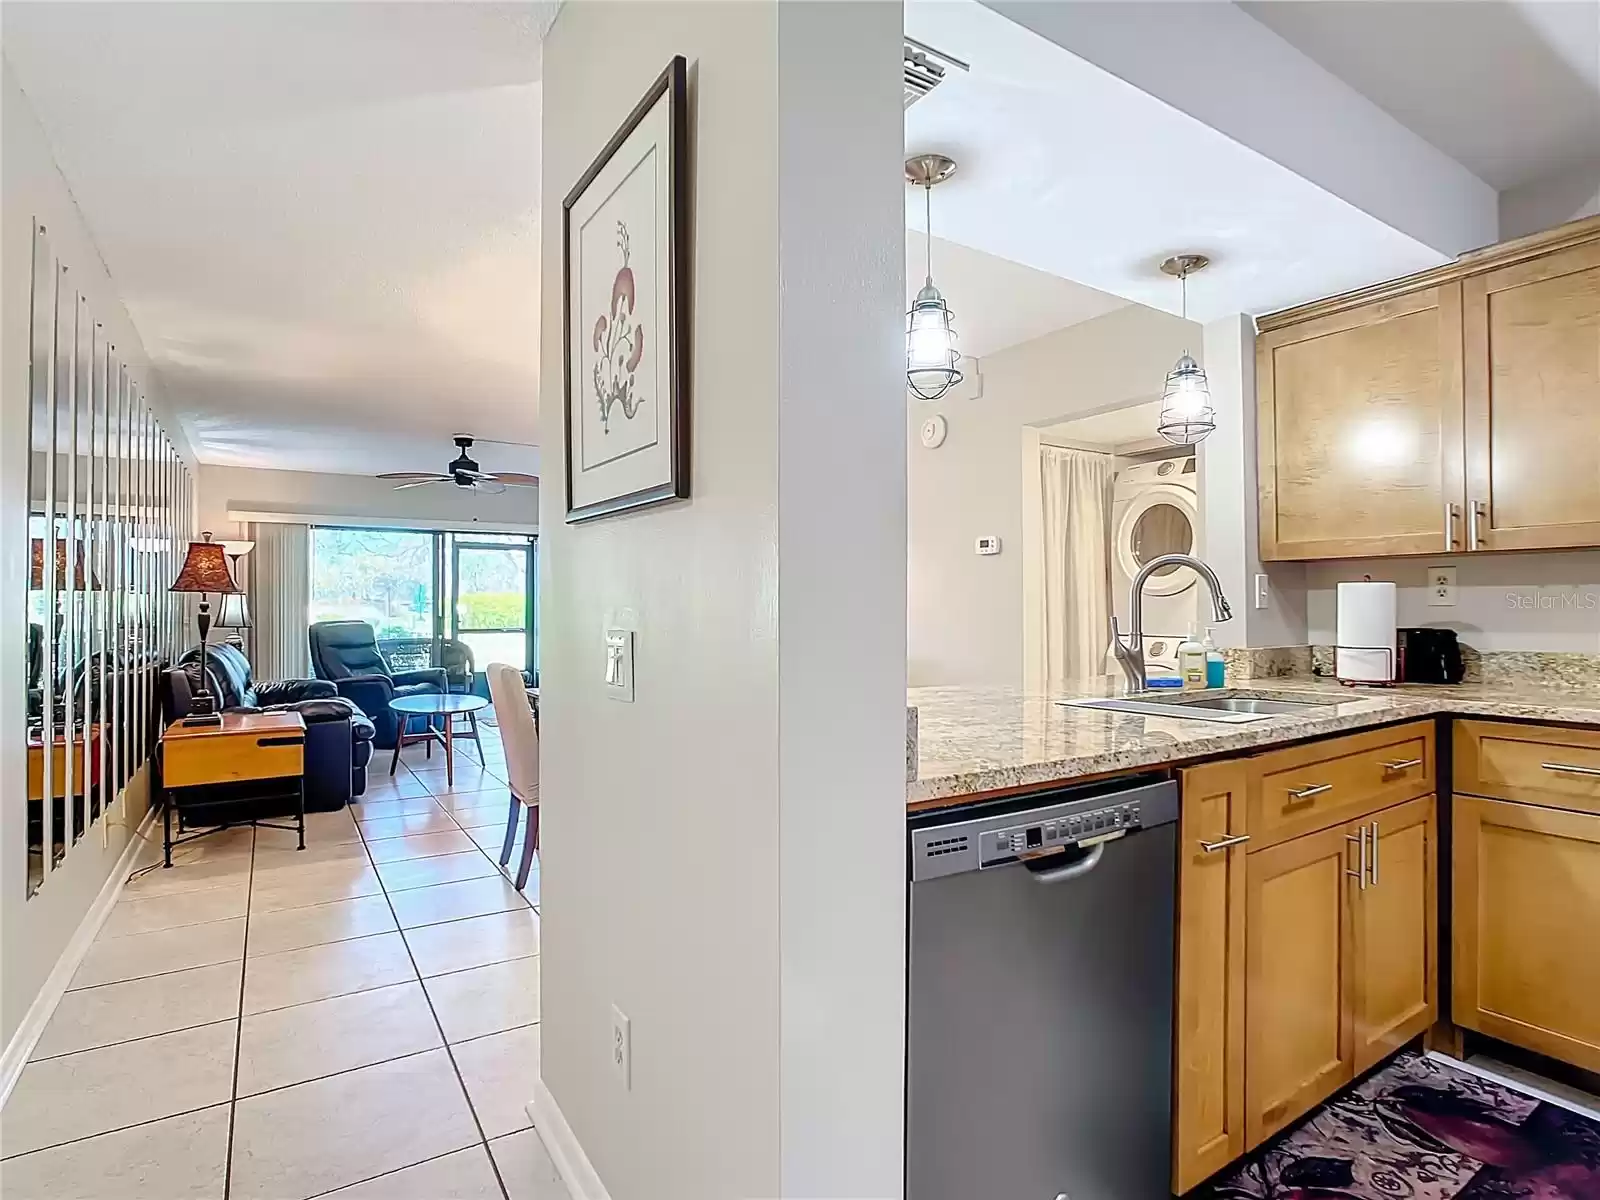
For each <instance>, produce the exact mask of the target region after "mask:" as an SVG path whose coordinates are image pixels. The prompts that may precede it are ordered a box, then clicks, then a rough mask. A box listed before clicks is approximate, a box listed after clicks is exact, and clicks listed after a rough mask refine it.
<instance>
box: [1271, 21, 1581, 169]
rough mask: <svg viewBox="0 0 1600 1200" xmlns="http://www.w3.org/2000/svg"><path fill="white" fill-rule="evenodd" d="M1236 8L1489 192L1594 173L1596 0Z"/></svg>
mask: <svg viewBox="0 0 1600 1200" xmlns="http://www.w3.org/2000/svg"><path fill="white" fill-rule="evenodd" d="M1240 7H1241V8H1243V9H1244V10H1245V11H1246V12H1248V13H1249V14H1250V15H1251V16H1252V17H1254V18H1255V19H1256V20H1257V21H1260V22H1261V23H1262V24H1264V25H1266V26H1267V27H1268V28H1270V29H1272V30H1273V32H1275V33H1276V34H1278V36H1279V37H1281V38H1283V39H1284V40H1285V41H1287V42H1289V43H1290V44H1291V45H1293V46H1294V47H1295V48H1296V49H1298V50H1299V51H1301V53H1303V54H1305V55H1307V56H1309V57H1310V58H1312V59H1314V60H1315V61H1316V62H1317V63H1319V64H1321V65H1322V66H1323V67H1324V68H1326V69H1327V70H1328V71H1330V72H1332V73H1333V74H1334V75H1336V76H1338V77H1339V78H1340V79H1342V80H1343V81H1344V82H1345V83H1347V84H1349V85H1350V86H1351V87H1353V88H1355V90H1356V91H1358V92H1360V93H1362V94H1363V95H1365V96H1366V97H1367V98H1368V99H1369V100H1371V101H1373V103H1375V104H1377V105H1378V106H1379V107H1380V108H1383V109H1385V110H1386V111H1387V112H1388V113H1389V115H1390V116H1392V117H1394V118H1395V119H1396V120H1398V121H1399V122H1400V123H1401V124H1402V125H1405V126H1407V127H1408V128H1410V129H1411V130H1412V131H1413V132H1415V133H1417V134H1418V135H1420V136H1421V137H1423V138H1425V139H1426V140H1427V141H1429V142H1431V143H1433V145H1434V146H1436V147H1438V148H1439V149H1440V150H1442V151H1444V152H1445V153H1446V154H1448V155H1449V156H1450V157H1451V158H1453V159H1455V160H1456V161H1457V162H1459V163H1460V164H1461V165H1462V166H1464V167H1466V168H1467V169H1468V170H1469V171H1471V172H1472V173H1473V174H1475V175H1477V176H1478V178H1480V179H1482V180H1483V181H1484V182H1485V183H1487V184H1489V185H1491V186H1492V187H1494V188H1496V189H1499V190H1504V189H1506V188H1511V187H1516V186H1518V185H1519V184H1524V183H1529V182H1533V181H1536V180H1541V179H1545V178H1548V177H1550V176H1552V175H1555V174H1558V173H1560V172H1563V171H1566V170H1570V169H1572V168H1574V167H1578V166H1582V165H1584V164H1595V165H1596V166H1600V3H1596V2H1594V0H1382V2H1381V3H1379V2H1374V0H1297V2H1295V3H1288V2H1286V0H1241V4H1240Z"/></svg>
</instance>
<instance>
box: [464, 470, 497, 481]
mask: <svg viewBox="0 0 1600 1200" xmlns="http://www.w3.org/2000/svg"><path fill="white" fill-rule="evenodd" d="M456 474H457V475H462V476H465V477H466V478H468V479H470V480H472V481H473V482H475V483H486V482H488V481H490V480H492V479H494V478H495V476H493V475H490V474H489V473H488V472H486V471H470V470H468V469H467V468H465V467H462V468H461V469H460V470H458V471H457V472H456Z"/></svg>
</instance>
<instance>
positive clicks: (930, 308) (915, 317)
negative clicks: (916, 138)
mask: <svg viewBox="0 0 1600 1200" xmlns="http://www.w3.org/2000/svg"><path fill="white" fill-rule="evenodd" d="M955 172H956V163H955V160H954V159H953V158H947V157H946V156H945V155H943V154H919V155H916V156H915V157H913V158H908V159H906V182H908V183H911V184H914V185H915V186H917V187H920V188H922V190H923V199H924V204H925V209H924V211H925V215H926V218H927V219H926V221H925V223H924V226H923V228H924V229H925V230H926V233H927V239H928V274H927V280H926V282H925V283H924V284H923V285H922V290H921V291H920V292H918V293H917V298H916V300H914V301H913V302H912V304H911V311H910V312H908V313H907V314H906V384H907V385H908V386H909V387H910V388H911V390H912V392H914V393H915V394H916V396H917V398H918V399H921V400H937V399H939V397H941V396H943V395H944V394H945V393H946V392H948V391H949V390H950V389H951V388H953V387H955V385H956V384H958V383H960V382H961V380H962V374H961V368H960V366H959V363H960V362H961V353H960V351H958V350H957V349H956V331H955V326H954V325H953V324H952V323H951V316H952V314H951V312H950V306H949V305H948V304H946V303H945V302H944V297H943V296H941V295H940V294H939V289H938V288H936V287H934V286H933V187H934V184H937V183H943V182H944V181H945V180H946V179H949V178H950V176H952V175H954V174H955Z"/></svg>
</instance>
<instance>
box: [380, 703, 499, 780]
mask: <svg viewBox="0 0 1600 1200" xmlns="http://www.w3.org/2000/svg"><path fill="white" fill-rule="evenodd" d="M488 707H489V702H488V701H487V700H485V699H484V698H483V697H482V696H466V695H461V694H458V693H451V694H449V695H442V694H439V693H434V694H433V695H429V696H401V697H399V698H398V699H396V700H391V701H389V708H390V709H391V710H392V711H393V712H394V713H395V715H396V716H398V717H399V718H400V727H399V728H398V729H397V730H396V731H395V738H394V758H393V759H391V760H390V762H389V774H391V775H393V774H394V773H395V771H396V770H397V769H398V768H399V766H400V751H401V750H403V749H404V748H405V747H407V746H413V745H415V744H416V743H418V742H426V743H427V744H428V754H429V756H430V757H431V756H432V754H433V743H434V742H438V743H439V744H440V745H441V746H443V747H444V778H445V783H446V784H448V785H449V786H451V787H454V786H455V782H456V771H455V756H454V750H455V738H456V734H457V733H458V732H459V733H461V734H463V735H464V736H465V737H467V738H468V739H469V740H471V742H472V743H473V745H475V746H477V747H478V762H479V764H480V765H482V764H483V743H482V742H480V741H479V740H478V713H479V712H480V711H481V710H483V709H485V708H488ZM458 716H465V717H466V718H467V726H468V727H467V728H466V729H463V730H459V731H458V730H457V729H456V728H455V723H456V717H458ZM414 717H426V718H427V723H426V728H424V729H423V730H422V732H421V733H410V732H408V731H407V726H409V725H410V724H411V720H412V718H414ZM434 717H443V718H444V727H443V729H435V728H434V727H433V718H434Z"/></svg>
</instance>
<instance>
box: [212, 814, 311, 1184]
mask: <svg viewBox="0 0 1600 1200" xmlns="http://www.w3.org/2000/svg"><path fill="white" fill-rule="evenodd" d="M302 786H304V785H302ZM301 802H302V803H304V798H303V797H302V801H301ZM260 832H261V831H260V829H258V828H257V827H256V826H254V825H252V826H251V827H250V873H249V880H248V886H247V887H246V889H245V898H244V942H243V944H242V945H241V946H240V948H239V1012H238V1021H237V1023H236V1024H235V1025H234V1027H233V1083H232V1085H231V1086H230V1087H229V1088H228V1154H227V1157H226V1158H224V1159H223V1160H222V1200H229V1197H230V1196H231V1195H232V1194H233V1129H234V1125H235V1124H236V1123H237V1121H238V1115H239V1054H240V1051H241V1050H242V1048H243V1045H244V984H245V979H246V977H247V975H248V973H249V970H250V909H251V908H252V907H253V905H252V904H251V901H252V899H253V897H254V892H255V881H256V843H257V841H259V840H260Z"/></svg>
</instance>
